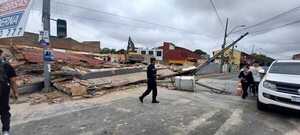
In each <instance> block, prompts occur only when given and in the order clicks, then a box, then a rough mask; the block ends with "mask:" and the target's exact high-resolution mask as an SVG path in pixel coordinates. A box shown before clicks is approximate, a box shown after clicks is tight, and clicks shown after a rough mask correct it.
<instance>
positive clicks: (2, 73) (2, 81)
mask: <svg viewBox="0 0 300 135" xmlns="http://www.w3.org/2000/svg"><path fill="white" fill-rule="evenodd" d="M15 77H16V72H15V70H14V69H13V67H12V66H11V65H10V64H9V63H8V62H6V61H5V60H4V59H3V51H2V50H1V49H0V116H1V122H2V132H3V135H9V130H10V117H11V114H10V112H9V110H10V107H9V97H10V88H12V92H13V93H12V95H13V96H14V97H15V98H16V99H17V98H18V93H17V91H16V84H15Z"/></svg>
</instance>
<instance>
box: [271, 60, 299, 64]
mask: <svg viewBox="0 0 300 135" xmlns="http://www.w3.org/2000/svg"><path fill="white" fill-rule="evenodd" d="M276 62H278V63H285V62H289V63H300V60H276Z"/></svg>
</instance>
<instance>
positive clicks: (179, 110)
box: [12, 86, 300, 135]
mask: <svg viewBox="0 0 300 135" xmlns="http://www.w3.org/2000/svg"><path fill="white" fill-rule="evenodd" d="M144 89H145V87H144V86H141V87H139V88H136V89H132V90H128V91H125V92H123V93H126V95H125V96H124V95H123V96H122V97H121V96H120V98H119V99H116V100H115V99H112V100H108V101H107V102H105V103H97V104H93V105H91V106H89V107H88V108H85V109H84V108H83V109H80V107H83V106H80V107H78V108H77V109H75V108H72V109H74V110H71V109H70V110H69V111H68V112H66V113H63V114H59V115H51V114H47V116H45V117H44V118H40V119H37V120H27V121H26V122H21V123H20V124H15V125H14V126H13V127H12V134H13V135H299V134H300V117H299V112H292V111H282V110H281V109H279V111H277V110H278V109H277V110H274V109H270V110H269V111H267V112H261V111H258V110H257V109H256V104H255V100H254V98H252V99H247V100H241V99H240V98H239V97H234V96H226V95H216V94H211V93H208V92H198V93H189V92H181V91H173V90H167V89H165V88H159V100H160V101H161V104H151V103H150V102H151V101H150V99H151V97H148V98H147V99H146V100H145V103H144V104H141V103H139V102H138V100H137V97H138V95H140V94H141V93H142V92H143V90H144ZM120 95H121V94H120ZM106 98H109V95H108V96H107V97H106ZM85 102H86V104H89V101H85ZM56 107H57V106H56ZM60 108H68V104H64V105H63V106H61V107H60ZM28 109H30V108H28ZM56 111H57V112H52V113H53V114H56V113H59V111H60V110H59V109H58V110H56ZM39 113H47V110H44V112H43V111H41V112H39ZM15 117H16V116H15ZM24 119H25V118H24Z"/></svg>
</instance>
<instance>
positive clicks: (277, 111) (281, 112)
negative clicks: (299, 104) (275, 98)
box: [266, 106, 300, 119]
mask: <svg viewBox="0 0 300 135" xmlns="http://www.w3.org/2000/svg"><path fill="white" fill-rule="evenodd" d="M266 112H267V113H272V114H273V115H278V116H279V117H288V118H296V119H300V111H298V110H292V109H288V108H283V107H277V106H276V107H275V106H269V107H268V109H267V110H266Z"/></svg>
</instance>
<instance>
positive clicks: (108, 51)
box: [100, 48, 111, 54]
mask: <svg viewBox="0 0 300 135" xmlns="http://www.w3.org/2000/svg"><path fill="white" fill-rule="evenodd" d="M100 53H101V54H109V53H111V50H110V49H109V48H103V49H102V50H101V51H100Z"/></svg>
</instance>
